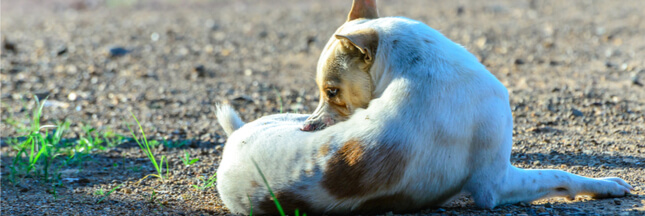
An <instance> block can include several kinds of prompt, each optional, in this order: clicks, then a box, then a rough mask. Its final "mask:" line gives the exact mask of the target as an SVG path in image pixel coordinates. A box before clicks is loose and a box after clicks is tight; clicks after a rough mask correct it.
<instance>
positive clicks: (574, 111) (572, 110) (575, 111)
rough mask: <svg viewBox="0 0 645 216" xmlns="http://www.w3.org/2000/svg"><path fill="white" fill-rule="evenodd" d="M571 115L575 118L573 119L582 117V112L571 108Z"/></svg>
mask: <svg viewBox="0 0 645 216" xmlns="http://www.w3.org/2000/svg"><path fill="white" fill-rule="evenodd" d="M571 115H573V116H575V117H582V116H584V114H583V113H582V111H580V110H577V109H575V108H571Z"/></svg>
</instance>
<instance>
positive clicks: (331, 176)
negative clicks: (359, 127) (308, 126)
mask: <svg viewBox="0 0 645 216" xmlns="http://www.w3.org/2000/svg"><path fill="white" fill-rule="evenodd" d="M405 167H406V161H405V158H404V157H403V154H402V153H401V152H399V151H397V150H396V149H392V148H387V147H386V146H376V147H374V148H370V149H365V145H364V144H363V143H361V142H360V141H359V140H350V141H347V142H346V143H344V144H343V146H342V147H341V148H340V149H339V150H338V151H337V152H335V153H334V154H333V155H332V158H331V159H330V160H329V161H328V162H327V169H326V170H325V173H324V174H323V179H322V182H321V184H322V186H323V187H324V188H325V189H327V191H328V192H329V193H330V194H332V195H334V196H336V197H337V198H349V197H356V196H363V195H367V194H370V193H373V192H375V191H377V190H379V189H385V188H389V187H392V186H394V185H395V184H396V183H398V182H399V181H400V180H401V177H403V172H404V171H405Z"/></svg>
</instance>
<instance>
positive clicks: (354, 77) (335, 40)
mask: <svg viewBox="0 0 645 216" xmlns="http://www.w3.org/2000/svg"><path fill="white" fill-rule="evenodd" d="M376 18H378V10H377V8H376V3H375V0H354V3H353V5H352V9H351V11H350V12H349V15H348V17H347V22H350V21H353V20H357V19H376ZM343 27H345V25H343V26H341V27H340V28H339V29H338V30H337V31H336V34H335V35H334V36H332V37H331V39H330V40H329V42H327V45H326V46H325V49H324V50H323V51H322V53H321V55H320V59H319V60H318V66H317V69H316V83H317V84H318V89H319V91H320V103H319V104H318V108H316V111H314V113H313V114H312V115H311V116H310V117H309V118H308V119H307V121H306V122H305V125H304V126H303V127H302V130H303V131H315V130H320V129H323V128H325V127H327V126H331V125H333V124H335V123H337V122H340V121H344V120H346V119H348V118H349V116H350V115H351V114H352V113H353V112H354V111H355V110H356V109H357V108H366V107H367V105H368V104H369V102H370V100H372V98H373V95H372V94H373V90H374V82H373V80H372V78H371V76H370V73H369V72H370V69H371V67H372V65H373V64H374V60H375V56H376V52H377V47H378V41H379V39H378V34H377V32H376V31H375V30H373V29H369V28H362V29H359V30H355V31H350V32H347V31H343Z"/></svg>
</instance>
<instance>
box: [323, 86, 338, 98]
mask: <svg viewBox="0 0 645 216" xmlns="http://www.w3.org/2000/svg"><path fill="white" fill-rule="evenodd" d="M326 92H327V97H329V98H333V97H336V95H337V94H338V89H337V88H327V91H326Z"/></svg>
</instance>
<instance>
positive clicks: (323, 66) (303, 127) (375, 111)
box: [216, 0, 633, 214]
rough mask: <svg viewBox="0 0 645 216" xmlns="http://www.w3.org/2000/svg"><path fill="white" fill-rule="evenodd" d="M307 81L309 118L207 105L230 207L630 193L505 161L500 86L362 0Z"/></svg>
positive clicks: (346, 210) (506, 132)
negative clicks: (218, 133)
mask: <svg viewBox="0 0 645 216" xmlns="http://www.w3.org/2000/svg"><path fill="white" fill-rule="evenodd" d="M316 82H317V84H318V87H319V89H320V92H321V93H320V94H321V96H320V104H319V106H318V107H317V109H316V111H315V112H314V113H313V114H312V115H303V114H278V115H270V116H266V117H262V118H260V119H258V120H256V121H253V122H250V123H248V124H245V123H244V122H243V121H242V120H241V119H240V118H239V116H238V115H237V114H236V113H235V111H234V110H233V108H231V107H230V106H228V105H220V106H218V107H217V113H216V115H217V118H218V121H219V123H220V124H221V125H222V127H223V128H224V130H225V131H226V133H227V134H228V136H229V138H228V141H227V143H226V145H225V147H224V151H223V155H222V161H221V163H220V166H219V168H218V171H217V177H218V178H217V189H218V192H219V195H220V196H221V199H222V201H223V202H224V204H225V205H226V207H228V209H229V210H230V211H231V212H232V213H242V214H248V213H250V211H251V210H252V211H253V213H254V214H278V213H279V210H278V209H277V208H276V205H275V203H274V198H273V197H274V196H275V198H276V199H277V200H278V201H279V203H280V205H281V207H282V209H283V210H284V211H285V212H286V213H292V212H294V211H295V210H296V209H298V210H299V211H300V212H306V213H308V214H352V213H361V214H372V213H383V212H388V211H393V212H410V211H417V210H422V209H426V208H428V207H434V206H440V205H442V204H444V203H446V202H448V201H450V200H451V199H452V198H454V197H455V196H458V195H460V194H470V196H471V197H472V199H473V200H474V203H475V205H476V206H477V207H480V208H488V209H490V208H494V207H496V206H499V205H504V204H513V203H518V202H531V201H533V200H537V199H542V198H547V197H556V196H558V197H566V198H569V199H574V198H575V197H576V196H578V195H589V196H592V197H595V198H603V197H622V196H625V195H627V194H629V193H630V190H632V189H633V188H632V187H631V186H630V185H629V184H628V183H626V182H625V181H624V180H622V179H620V178H587V177H583V176H578V175H575V174H572V173H568V172H564V171H560V170H540V169H520V168H517V167H515V166H513V165H512V164H511V163H510V155H511V148H512V145H513V141H512V135H513V130H512V128H513V118H512V115H511V109H510V105H509V95H508V91H507V90H506V88H505V87H504V86H503V85H502V84H501V83H500V82H499V81H498V80H497V79H496V78H495V77H494V76H493V75H492V74H491V73H490V72H489V71H488V70H487V69H486V68H485V67H484V66H483V65H482V64H480V63H479V61H478V60H477V59H476V58H475V56H473V55H472V54H471V53H469V52H468V51H467V50H466V49H465V48H464V47H462V46H460V45H458V44H456V43H454V42H452V41H451V40H449V39H448V38H446V37H445V36H443V35H442V34H441V33H439V32H438V31H436V30H434V29H432V28H430V27H428V26H427V25H425V24H423V23H422V22H419V21H415V20H411V19H408V18H403V17H382V18H379V17H378V10H377V8H376V3H375V2H374V1H373V0H355V1H354V3H353V6H352V9H351V11H350V13H349V15H348V19H347V21H346V22H345V23H344V24H343V25H342V26H340V27H339V28H338V30H336V32H335V33H334V36H332V37H331V39H330V40H329V42H328V43H327V45H326V46H325V48H324V50H323V51H322V53H321V56H320V60H319V61H318V66H317V74H316ZM269 188H270V189H271V190H269ZM272 194H273V195H274V196H272Z"/></svg>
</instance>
